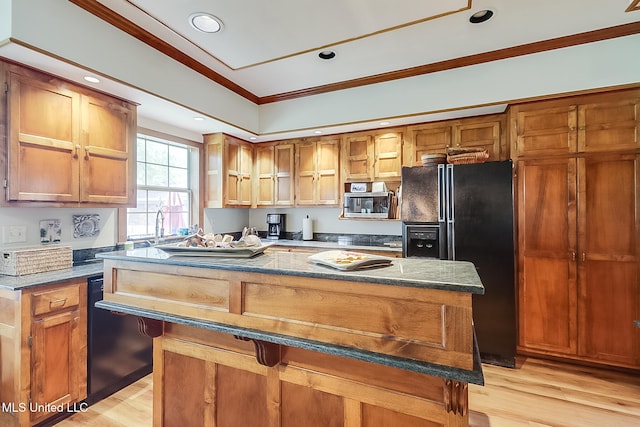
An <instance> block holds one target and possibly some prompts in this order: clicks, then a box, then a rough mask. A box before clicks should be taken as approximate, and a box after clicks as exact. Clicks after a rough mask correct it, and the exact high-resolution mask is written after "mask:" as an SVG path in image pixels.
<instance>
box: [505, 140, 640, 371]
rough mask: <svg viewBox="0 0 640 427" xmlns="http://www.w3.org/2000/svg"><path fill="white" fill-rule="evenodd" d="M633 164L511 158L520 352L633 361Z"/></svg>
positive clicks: (635, 158) (619, 157)
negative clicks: (515, 162) (514, 163)
mask: <svg viewBox="0 0 640 427" xmlns="http://www.w3.org/2000/svg"><path fill="white" fill-rule="evenodd" d="M639 162H640V155H638V154H634V153H629V154H607V155H605V154H600V155H589V156H584V157H579V158H575V157H574V158H562V157H561V158H551V159H542V160H535V159H531V160H521V161H519V162H518V172H517V173H518V186H519V191H518V198H519V202H518V215H519V225H518V228H519V230H518V231H519V240H520V242H519V248H520V256H519V274H520V280H519V283H520V285H519V307H520V308H519V310H520V314H519V319H520V320H519V323H520V342H519V347H520V350H521V351H524V352H533V353H538V354H548V355H554V356H564V357H569V358H575V359H581V360H585V361H589V362H595V363H603V364H608V365H616V366H622V367H630V368H640V329H638V328H637V327H635V326H634V324H633V321H634V320H635V319H638V318H639V317H640V275H639V267H638V266H639V265H640V263H639V262H638V261H639V260H638V254H639V252H640V238H639V236H640V232H639V231H640V219H639V215H638V212H639V211H640V203H639V200H640V198H639V195H638V189H639V188H640V178H639V175H638V167H639V166H640V163H639Z"/></svg>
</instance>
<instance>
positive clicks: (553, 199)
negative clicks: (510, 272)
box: [517, 159, 577, 354]
mask: <svg viewBox="0 0 640 427" xmlns="http://www.w3.org/2000/svg"><path fill="white" fill-rule="evenodd" d="M575 168H576V161H575V159H550V160H527V161H520V162H518V171H517V179H518V238H519V251H520V255H519V276H520V277H519V294H518V298H519V344H520V346H521V347H522V348H524V349H528V350H531V349H533V350H537V351H542V352H543V353H544V352H552V353H561V354H575V352H576V350H577V344H576V335H577V329H576V327H577V325H576V320H577V317H576V316H577V314H576V304H577V301H576V300H577V290H576V262H575V251H576V249H575V248H576V221H575V218H576V170H575Z"/></svg>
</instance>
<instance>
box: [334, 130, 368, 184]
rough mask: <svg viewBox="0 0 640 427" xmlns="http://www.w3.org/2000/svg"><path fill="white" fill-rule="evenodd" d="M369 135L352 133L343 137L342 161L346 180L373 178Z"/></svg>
mask: <svg viewBox="0 0 640 427" xmlns="http://www.w3.org/2000/svg"><path fill="white" fill-rule="evenodd" d="M371 141H372V140H371V136H370V135H366V134H353V135H347V136H345V137H344V141H343V144H342V162H343V171H344V180H345V181H346V182H359V181H366V182H368V181H371V179H372V178H373V159H374V154H373V145H372V144H371Z"/></svg>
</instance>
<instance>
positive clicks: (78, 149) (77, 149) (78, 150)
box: [73, 144, 82, 159]
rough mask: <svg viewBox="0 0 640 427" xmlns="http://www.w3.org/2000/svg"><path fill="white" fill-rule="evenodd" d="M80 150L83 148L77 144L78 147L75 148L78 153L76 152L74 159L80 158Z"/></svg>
mask: <svg viewBox="0 0 640 427" xmlns="http://www.w3.org/2000/svg"><path fill="white" fill-rule="evenodd" d="M80 148H82V147H80V144H76V147H75V149H76V151H75V153H74V154H73V158H74V159H77V158H78V153H79V152H80Z"/></svg>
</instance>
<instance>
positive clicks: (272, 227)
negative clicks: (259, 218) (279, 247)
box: [267, 214, 284, 240]
mask: <svg viewBox="0 0 640 427" xmlns="http://www.w3.org/2000/svg"><path fill="white" fill-rule="evenodd" d="M282 236H284V214H267V239H274V240H275V239H280V238H282Z"/></svg>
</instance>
